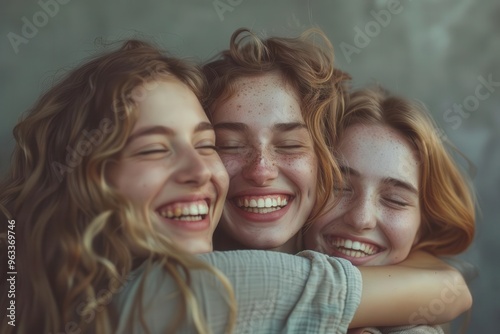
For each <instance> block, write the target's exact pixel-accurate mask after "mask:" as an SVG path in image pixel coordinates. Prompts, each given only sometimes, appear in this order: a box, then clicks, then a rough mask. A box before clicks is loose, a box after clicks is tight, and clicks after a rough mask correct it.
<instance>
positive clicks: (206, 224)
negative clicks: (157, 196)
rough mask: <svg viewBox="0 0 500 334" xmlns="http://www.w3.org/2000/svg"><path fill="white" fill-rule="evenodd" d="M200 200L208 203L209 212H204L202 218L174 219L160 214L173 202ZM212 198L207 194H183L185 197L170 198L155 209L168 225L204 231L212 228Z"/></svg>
mask: <svg viewBox="0 0 500 334" xmlns="http://www.w3.org/2000/svg"><path fill="white" fill-rule="evenodd" d="M200 201H205V202H206V203H207V205H208V213H207V214H203V215H201V216H204V217H203V218H202V219H201V220H196V221H188V220H180V219H174V218H168V217H164V216H162V215H161V214H160V210H161V209H162V208H164V207H167V206H171V205H173V204H177V203H192V202H200ZM212 202H213V201H212V200H211V199H210V197H209V196H207V195H205V194H196V195H188V196H183V197H177V198H175V199H173V200H169V201H168V202H164V203H162V204H161V205H159V206H157V207H156V209H155V214H156V215H157V216H158V218H159V219H160V221H161V222H163V223H164V224H167V225H171V226H174V227H175V228H176V229H180V230H185V231H191V232H196V231H204V230H207V229H209V228H210V225H211V221H210V212H211V209H212V207H211V204H212Z"/></svg>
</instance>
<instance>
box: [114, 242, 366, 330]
mask: <svg viewBox="0 0 500 334" xmlns="http://www.w3.org/2000/svg"><path fill="white" fill-rule="evenodd" d="M297 255H298V256H294V255H289V254H283V253H278V252H271V251H259V250H242V251H227V252H213V253H207V254H202V255H199V258H200V259H202V260H203V261H206V262H208V263H209V264H211V265H213V266H214V267H216V268H218V269H219V270H220V271H222V272H223V273H224V274H225V275H226V276H227V277H228V279H229V280H230V282H231V284H232V285H233V288H234V291H235V294H236V299H237V303H238V305H237V307H238V313H237V314H238V316H237V325H236V329H235V333H345V332H346V331H347V328H348V325H349V323H350V322H351V320H352V318H353V316H354V313H355V311H356V309H357V307H358V305H359V302H360V299H361V289H362V286H361V274H360V272H359V270H358V269H357V268H356V267H354V266H353V265H352V264H351V263H350V262H348V261H347V260H343V259H337V258H331V257H328V256H326V255H324V254H321V253H317V252H313V251H303V252H301V253H299V254H297ZM190 273H191V287H192V289H193V291H194V295H195V298H196V300H197V301H198V302H199V305H200V307H201V309H202V310H203V315H204V317H205V319H206V322H207V323H208V324H209V326H210V329H211V332H212V333H224V332H225V330H226V323H227V320H228V314H229V311H228V310H229V308H228V304H227V303H226V301H225V299H224V296H225V290H224V288H223V287H222V284H221V283H220V281H219V280H218V279H217V278H216V277H215V276H214V275H213V274H211V273H208V272H207V271H205V270H192V271H191V272H190ZM144 274H145V266H144V265H143V266H141V267H139V268H138V269H136V270H135V271H134V272H133V273H131V275H130V276H129V277H128V279H127V284H126V285H125V287H124V288H123V290H121V291H120V292H119V293H118V294H116V295H115V296H114V299H113V301H112V303H113V308H114V309H115V311H116V314H117V317H118V319H116V320H117V322H118V331H117V333H144V332H145V330H144V328H143V327H142V326H141V321H140V316H139V314H138V312H137V307H134V306H137V305H134V303H137V300H136V296H137V295H138V293H139V291H140V290H141V281H142V278H143V276H144ZM142 291H143V292H142V294H143V297H142V303H143V307H144V308H143V311H142V318H143V323H144V324H146V325H147V326H148V328H149V330H150V332H151V333H164V332H165V331H166V329H167V328H169V327H168V326H169V325H171V324H172V322H173V321H175V319H178V317H179V316H178V313H177V312H178V311H179V310H180V309H182V307H183V306H182V303H181V300H182V299H181V298H180V292H179V291H178V287H177V286H176V284H175V283H174V281H173V279H172V277H170V275H169V274H168V273H167V272H166V271H165V269H163V267H162V266H160V265H153V266H152V268H151V270H150V271H149V273H148V274H147V276H146V277H144V281H143V284H142ZM191 320H192V319H191V318H190V317H184V320H183V322H182V326H181V327H180V329H179V330H178V332H179V333H194V332H195V330H194V325H193V323H192V321H191Z"/></svg>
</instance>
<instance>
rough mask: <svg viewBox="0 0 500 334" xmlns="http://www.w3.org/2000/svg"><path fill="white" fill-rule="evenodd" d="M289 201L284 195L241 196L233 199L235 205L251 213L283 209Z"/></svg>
mask: <svg viewBox="0 0 500 334" xmlns="http://www.w3.org/2000/svg"><path fill="white" fill-rule="evenodd" d="M288 201H289V196H286V195H268V196H242V197H238V198H235V199H234V203H235V204H236V206H237V207H238V208H240V209H242V210H244V211H247V212H252V213H269V212H273V211H277V210H281V209H283V208H284V207H285V206H286V205H287V204H288Z"/></svg>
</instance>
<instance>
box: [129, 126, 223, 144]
mask: <svg viewBox="0 0 500 334" xmlns="http://www.w3.org/2000/svg"><path fill="white" fill-rule="evenodd" d="M213 129H214V127H213V125H212V124H210V123H208V122H201V123H198V125H197V126H196V127H195V128H194V132H201V131H207V130H213ZM174 133H175V131H174V130H173V129H171V128H168V127H165V126H159V125H156V126H147V127H144V128H141V129H139V130H137V131H135V132H134V133H132V134H131V135H130V136H129V137H128V139H127V143H130V142H131V141H133V140H135V139H137V138H138V137H142V136H148V135H164V136H172V135H173V134H174Z"/></svg>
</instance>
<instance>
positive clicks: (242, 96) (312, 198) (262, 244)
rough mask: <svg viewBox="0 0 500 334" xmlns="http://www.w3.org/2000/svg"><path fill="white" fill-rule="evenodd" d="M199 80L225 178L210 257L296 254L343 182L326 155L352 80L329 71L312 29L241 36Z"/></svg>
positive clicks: (330, 62)
mask: <svg viewBox="0 0 500 334" xmlns="http://www.w3.org/2000/svg"><path fill="white" fill-rule="evenodd" d="M203 71H204V73H205V75H206V76H207V80H208V82H209V85H210V88H211V89H210V95H209V97H208V99H207V112H208V113H209V115H210V118H211V120H212V122H213V124H214V127H215V131H216V135H217V146H218V149H219V154H220V156H221V158H222V161H223V162H224V165H225V166H226V168H227V170H228V173H229V177H230V184H229V192H228V198H227V201H226V204H225V207H224V212H223V215H222V219H221V223H220V225H219V227H218V229H217V230H216V233H215V239H214V242H215V248H216V249H221V250H223V249H245V248H247V249H273V250H279V251H282V252H287V253H296V252H297V251H298V250H299V249H300V240H299V239H298V236H299V233H298V232H299V230H300V229H301V228H302V227H303V226H304V224H307V223H308V222H311V221H314V219H315V218H317V216H318V214H319V213H320V211H321V210H322V209H323V207H324V206H325V204H326V203H327V200H328V198H329V195H330V193H331V189H332V188H333V187H335V186H336V182H337V181H338V180H340V172H339V169H338V166H337V164H336V162H335V161H334V160H333V159H332V156H331V153H330V152H331V149H332V147H333V143H332V139H333V138H334V135H335V127H336V124H335V117H336V114H337V112H341V111H342V109H343V107H344V104H345V99H346V97H347V94H346V93H345V91H346V87H345V86H346V82H347V81H348V80H349V76H348V75H347V74H345V73H342V72H341V71H339V70H337V69H335V68H334V53H333V47H332V45H331V43H330V42H329V40H328V38H327V37H326V36H325V34H324V33H323V32H322V31H321V30H319V29H309V30H307V31H305V32H304V33H303V34H302V35H301V36H299V37H297V38H284V37H269V38H266V39H263V38H260V37H258V36H257V35H256V34H254V33H252V32H250V31H249V30H248V29H238V30H236V31H235V32H234V33H233V34H232V36H231V41H230V45H229V49H228V50H225V51H223V52H221V53H220V55H218V56H217V57H216V59H215V60H213V61H210V62H208V63H206V64H205V65H204V66H203ZM332 171H333V172H332Z"/></svg>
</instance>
